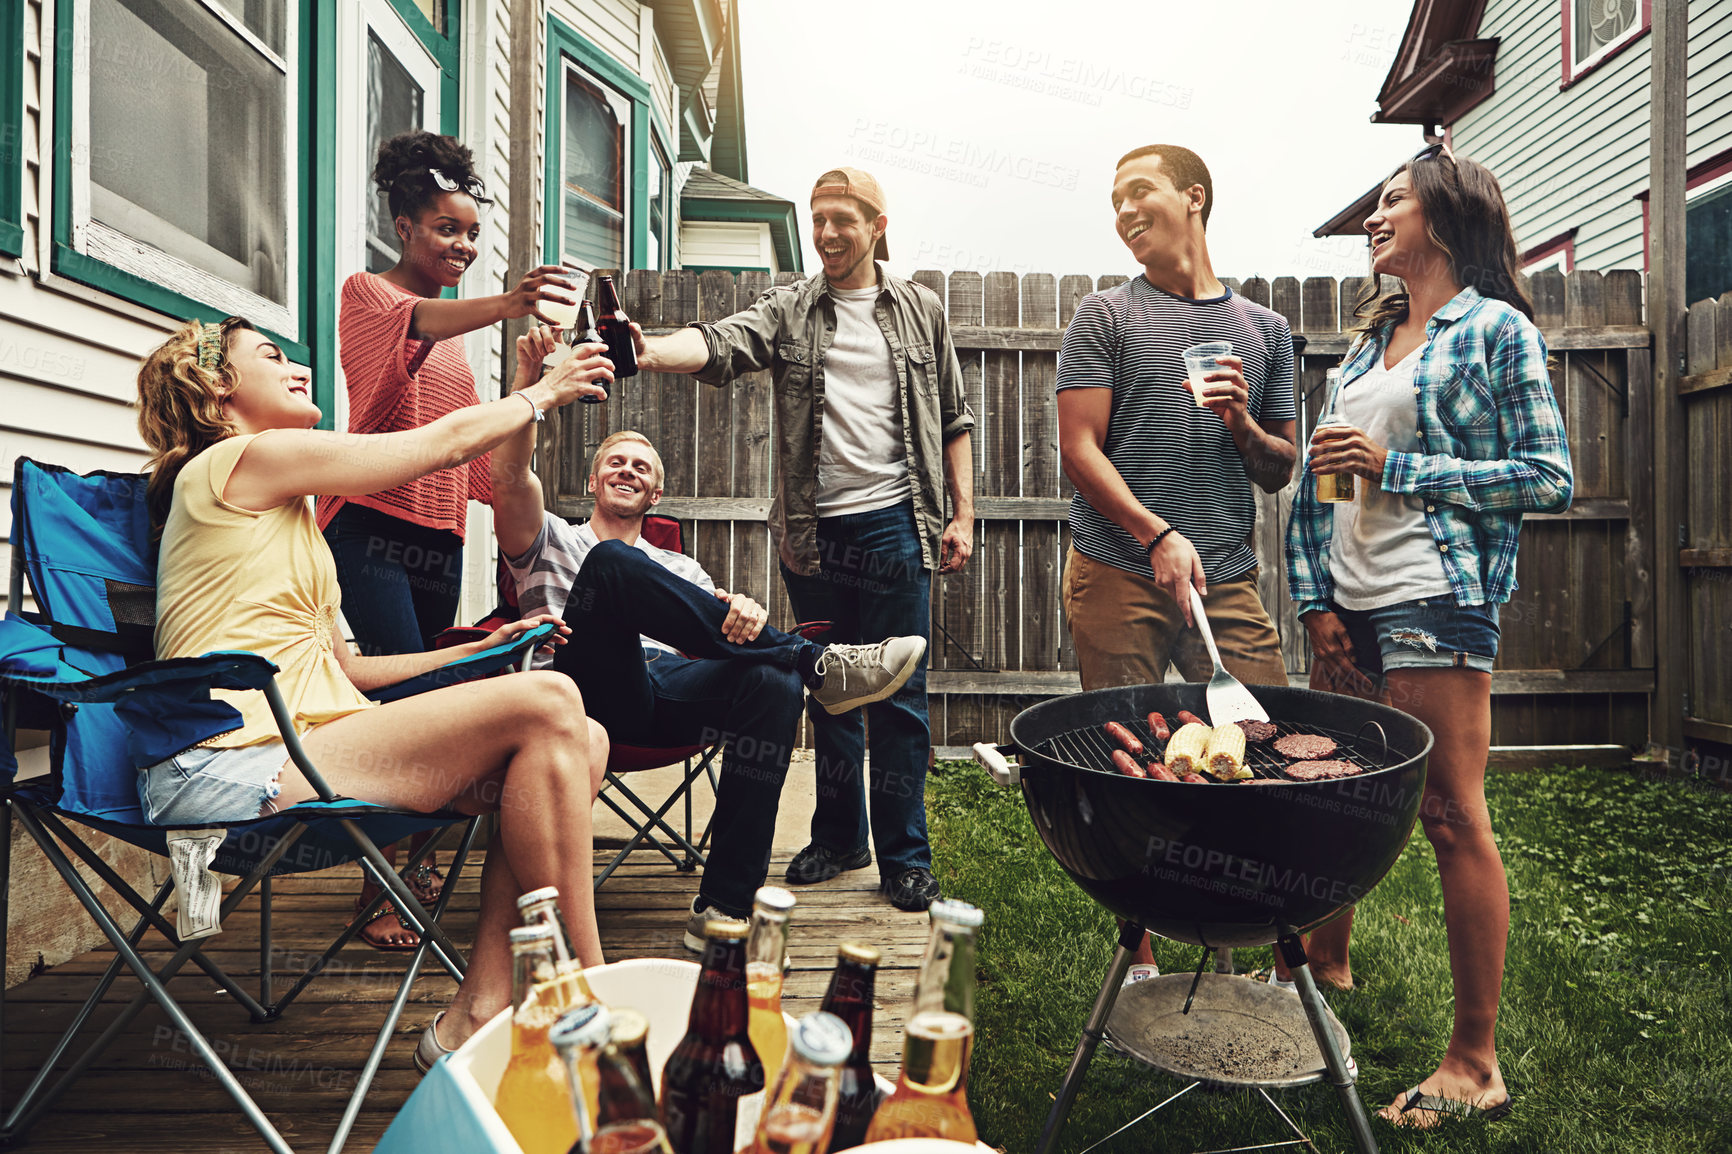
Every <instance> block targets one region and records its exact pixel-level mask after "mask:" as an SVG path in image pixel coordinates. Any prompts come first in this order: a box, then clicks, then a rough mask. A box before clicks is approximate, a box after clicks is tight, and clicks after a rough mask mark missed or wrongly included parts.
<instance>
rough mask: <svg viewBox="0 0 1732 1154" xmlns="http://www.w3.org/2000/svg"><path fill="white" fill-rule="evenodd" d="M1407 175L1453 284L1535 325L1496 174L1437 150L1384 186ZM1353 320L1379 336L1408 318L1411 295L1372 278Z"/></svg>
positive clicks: (1398, 171) (1361, 330)
mask: <svg viewBox="0 0 1732 1154" xmlns="http://www.w3.org/2000/svg"><path fill="white" fill-rule="evenodd" d="M1428 151H1430V150H1428ZM1404 172H1405V173H1407V178H1408V180H1409V182H1411V184H1412V186H1413V195H1414V196H1415V197H1416V198H1417V199H1418V200H1419V207H1420V208H1421V209H1422V210H1423V211H1424V212H1425V227H1426V232H1427V233H1428V234H1429V235H1430V237H1431V241H1432V243H1433V244H1435V245H1437V247H1438V248H1440V249H1442V250H1443V253H1444V255H1445V256H1446V257H1447V258H1448V259H1449V275H1450V279H1451V280H1452V281H1454V282H1455V283H1456V284H1458V285H1461V286H1462V287H1463V288H1466V287H1467V286H1469V285H1472V286H1473V287H1474V288H1475V289H1477V290H1479V295H1480V296H1482V297H1486V298H1488V299H1491V300H1500V301H1503V302H1505V303H1506V304H1508V305H1509V306H1510V307H1512V308H1514V309H1516V310H1517V311H1519V312H1520V313H1521V314H1522V315H1523V316H1525V317H1527V318H1528V320H1530V321H1531V320H1533V319H1534V305H1533V301H1532V300H1531V299H1530V298H1529V297H1528V293H1527V288H1526V286H1524V285H1523V284H1522V280H1521V275H1520V267H1521V266H1520V264H1519V263H1518V259H1517V257H1516V241H1515V230H1514V229H1512V228H1511V227H1510V222H1509V207H1508V206H1507V205H1506V204H1504V199H1503V189H1501V188H1500V187H1498V183H1497V177H1495V176H1493V175H1492V174H1491V170H1490V169H1489V168H1487V167H1486V166H1485V165H1483V164H1480V163H1478V162H1476V161H1472V160H1468V159H1467V158H1466V157H1456V156H1451V155H1450V154H1449V153H1447V152H1444V151H1442V150H1441V149H1438V150H1436V151H1435V152H1433V153H1432V155H1426V154H1425V153H1421V154H1420V155H1419V156H1416V157H1414V158H1413V159H1412V160H1410V161H1408V162H1407V163H1405V164H1403V165H1402V166H1401V167H1400V168H1398V169H1396V170H1395V171H1394V172H1392V173H1390V174H1389V176H1388V178H1387V179H1385V180H1384V182H1383V183H1384V184H1388V183H1389V181H1391V180H1394V179H1395V178H1396V177H1397V176H1399V175H1401V174H1402V173H1404ZM1368 308H1369V309H1370V310H1371V311H1370V312H1369V313H1367V312H1366V309H1368ZM1353 315H1354V316H1356V317H1361V318H1362V320H1361V321H1360V323H1359V325H1358V326H1357V327H1356V328H1355V329H1354V331H1355V332H1359V333H1366V334H1374V333H1376V331H1377V330H1378V329H1381V328H1382V327H1383V326H1385V325H1387V324H1392V323H1393V324H1400V323H1401V322H1402V321H1404V320H1406V319H1407V293H1406V292H1392V293H1389V294H1387V295H1385V293H1384V291H1383V278H1382V276H1380V275H1379V274H1377V273H1372V274H1371V282H1370V285H1369V286H1368V289H1367V292H1366V294H1365V296H1364V297H1363V298H1361V299H1360V301H1359V305H1358V307H1357V308H1355V309H1354V310H1353Z"/></svg>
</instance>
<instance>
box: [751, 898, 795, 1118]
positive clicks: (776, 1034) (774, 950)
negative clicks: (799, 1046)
mask: <svg viewBox="0 0 1732 1154" xmlns="http://www.w3.org/2000/svg"><path fill="white" fill-rule="evenodd" d="M793 909H794V895H793V894H791V893H789V892H788V891H787V890H785V889H783V888H782V887H781V886H763V887H761V888H760V889H759V890H758V892H757V895H756V897H755V899H754V900H753V902H752V929H751V932H750V934H748V935H747V938H746V995H747V997H748V999H749V1000H750V1002H751V1007H752V1012H751V1034H752V1049H754V1050H756V1051H757V1052H758V1059H759V1060H760V1061H762V1062H763V1063H764V1083H765V1084H766V1085H768V1084H769V1083H771V1082H774V1081H775V1080H776V1071H778V1070H780V1069H781V1068H782V1060H783V1059H784V1058H785V1057H786V1056H787V1052H788V1023H787V1022H786V1020H784V1019H783V1017H782V970H783V963H784V962H786V960H787V957H788V915H789V914H790V913H792V912H793Z"/></svg>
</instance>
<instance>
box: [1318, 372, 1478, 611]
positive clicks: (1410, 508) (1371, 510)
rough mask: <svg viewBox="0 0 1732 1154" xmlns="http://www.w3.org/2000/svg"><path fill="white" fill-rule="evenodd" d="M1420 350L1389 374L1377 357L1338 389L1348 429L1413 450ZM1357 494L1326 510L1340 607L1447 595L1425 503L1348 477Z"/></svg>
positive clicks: (1331, 568) (1415, 447) (1379, 605)
mask: <svg viewBox="0 0 1732 1154" xmlns="http://www.w3.org/2000/svg"><path fill="white" fill-rule="evenodd" d="M1424 350H1425V346H1424V345H1421V346H1420V347H1419V348H1417V349H1414V350H1413V351H1412V352H1411V353H1408V354H1407V356H1405V357H1403V358H1402V359H1401V362H1400V363H1399V364H1397V365H1396V366H1395V367H1394V368H1392V369H1386V368H1384V367H1383V358H1382V357H1378V359H1377V361H1376V362H1375V363H1374V364H1373V365H1372V366H1371V368H1370V369H1369V370H1367V371H1366V373H1365V375H1364V376H1360V377H1355V378H1354V379H1353V380H1351V381H1349V382H1348V383H1347V386H1346V387H1345V388H1343V389H1342V390H1341V399H1340V401H1339V402H1338V404H1337V406H1336V410H1337V412H1339V413H1340V415H1341V416H1342V418H1343V419H1345V420H1346V421H1347V423H1348V424H1350V425H1353V426H1354V427H1356V428H1359V429H1363V430H1364V431H1365V433H1366V435H1367V436H1369V437H1370V438H1371V439H1372V440H1373V441H1376V442H1377V443H1378V444H1380V445H1383V446H1385V447H1387V448H1388V449H1389V450H1390V452H1401V453H1421V452H1424V451H1425V447H1424V446H1423V445H1421V444H1420V442H1419V402H1418V396H1417V394H1418V392H1419V389H1418V388H1417V387H1415V385H1414V383H1413V374H1414V371H1415V370H1416V369H1418V367H1419V360H1420V354H1421V353H1423V352H1424ZM1354 483H1355V484H1356V485H1357V486H1358V494H1359V495H1358V497H1357V498H1356V499H1355V500H1352V501H1342V502H1340V503H1338V504H1336V505H1334V506H1332V507H1333V509H1334V511H1335V536H1334V538H1333V539H1332V540H1331V541H1330V544H1329V575H1330V578H1331V579H1332V580H1333V581H1334V584H1335V600H1336V601H1337V602H1338V603H1339V604H1340V605H1341V606H1342V608H1344V609H1381V608H1383V607H1384V606H1386V605H1395V604H1398V603H1400V602H1402V601H1418V600H1420V599H1421V598H1430V597H1449V598H1451V599H1452V600H1453V597H1454V594H1453V592H1452V591H1451V589H1450V585H1449V575H1448V574H1447V573H1445V572H1444V569H1443V558H1442V557H1441V556H1440V555H1439V554H1438V551H1437V541H1436V540H1435V539H1434V538H1433V537H1432V535H1431V529H1430V527H1429V526H1427V525H1426V523H1425V498H1424V497H1420V496H1415V495H1411V494H1405V493H1391V492H1388V491H1387V490H1385V489H1384V488H1383V487H1382V486H1381V485H1379V484H1378V483H1377V482H1375V481H1367V480H1366V479H1365V478H1364V477H1355V478H1354Z"/></svg>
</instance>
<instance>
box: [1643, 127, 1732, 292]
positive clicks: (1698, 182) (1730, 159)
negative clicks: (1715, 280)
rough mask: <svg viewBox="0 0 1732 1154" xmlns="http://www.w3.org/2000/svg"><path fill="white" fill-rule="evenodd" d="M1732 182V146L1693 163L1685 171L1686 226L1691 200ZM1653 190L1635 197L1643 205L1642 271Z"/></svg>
mask: <svg viewBox="0 0 1732 1154" xmlns="http://www.w3.org/2000/svg"><path fill="white" fill-rule="evenodd" d="M1728 183H1732V148H1728V149H1725V150H1723V151H1721V152H1717V153H1715V154H1714V155H1713V156H1710V157H1708V158H1707V159H1705V160H1701V161H1698V162H1697V163H1695V164H1692V165H1691V166H1690V168H1689V169H1688V170H1687V171H1686V172H1685V173H1684V214H1685V215H1684V219H1685V227H1686V228H1688V227H1689V224H1688V222H1689V213H1690V202H1691V201H1692V200H1695V199H1696V198H1697V197H1700V196H1706V195H1707V194H1708V193H1710V192H1715V191H1717V190H1718V189H1720V188H1721V187H1722V186H1723V185H1726V184H1728ZM1651 192H1652V190H1651V189H1646V188H1644V189H1643V190H1642V191H1641V192H1638V193H1637V194H1636V196H1635V199H1636V200H1638V201H1640V202H1641V205H1642V271H1643V272H1644V273H1645V272H1647V271H1648V233H1649V220H1650V212H1651V201H1650V194H1651Z"/></svg>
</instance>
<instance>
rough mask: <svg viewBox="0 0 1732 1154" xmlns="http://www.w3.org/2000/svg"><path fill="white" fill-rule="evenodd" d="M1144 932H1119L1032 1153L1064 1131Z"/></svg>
mask: <svg viewBox="0 0 1732 1154" xmlns="http://www.w3.org/2000/svg"><path fill="white" fill-rule="evenodd" d="M1145 932H1146V931H1145V930H1144V929H1143V927H1142V926H1140V925H1138V924H1137V923H1135V922H1126V923H1125V926H1124V928H1123V929H1122V930H1120V931H1119V948H1118V950H1117V951H1116V952H1114V954H1113V961H1112V965H1110V966H1108V967H1107V980H1106V981H1105V982H1103V983H1102V984H1101V992H1100V993H1099V994H1097V995H1096V996H1095V1007H1094V1009H1093V1010H1092V1011H1091V1012H1090V1013H1089V1020H1088V1024H1087V1025H1086V1026H1084V1027H1083V1032H1082V1037H1081V1038H1079V1039H1078V1040H1077V1044H1076V1054H1075V1055H1074V1056H1073V1057H1072V1058H1071V1060H1070V1069H1069V1070H1067V1071H1065V1076H1064V1084H1063V1085H1061V1086H1060V1087H1059V1088H1058V1099H1057V1100H1056V1101H1054V1102H1053V1104H1052V1112H1051V1113H1050V1114H1048V1115H1047V1116H1046V1125H1045V1126H1043V1127H1042V1128H1041V1131H1040V1144H1039V1145H1038V1146H1036V1147H1035V1154H1048V1152H1049V1151H1050V1150H1052V1148H1053V1145H1054V1144H1055V1143H1056V1142H1057V1141H1058V1133H1059V1131H1060V1130H1062V1129H1064V1120H1065V1117H1066V1116H1067V1115H1069V1114H1070V1108H1071V1103H1072V1102H1075V1101H1076V1095H1077V1091H1078V1090H1080V1089H1082V1080H1083V1075H1084V1074H1086V1073H1087V1072H1088V1068H1089V1062H1090V1061H1091V1060H1093V1058H1094V1056H1095V1047H1096V1046H1098V1045H1100V1043H1101V1039H1102V1038H1103V1037H1105V1036H1106V1032H1107V1018H1109V1017H1111V1016H1112V1012H1113V1003H1114V1002H1117V1001H1118V1000H1119V987H1120V985H1122V984H1123V983H1124V980H1125V971H1127V970H1129V969H1130V968H1131V958H1133V957H1135V956H1136V951H1137V946H1138V945H1140V944H1141V943H1142V940H1143V934H1144V933H1145ZM1373 1149H1374V1150H1375V1148H1373Z"/></svg>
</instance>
